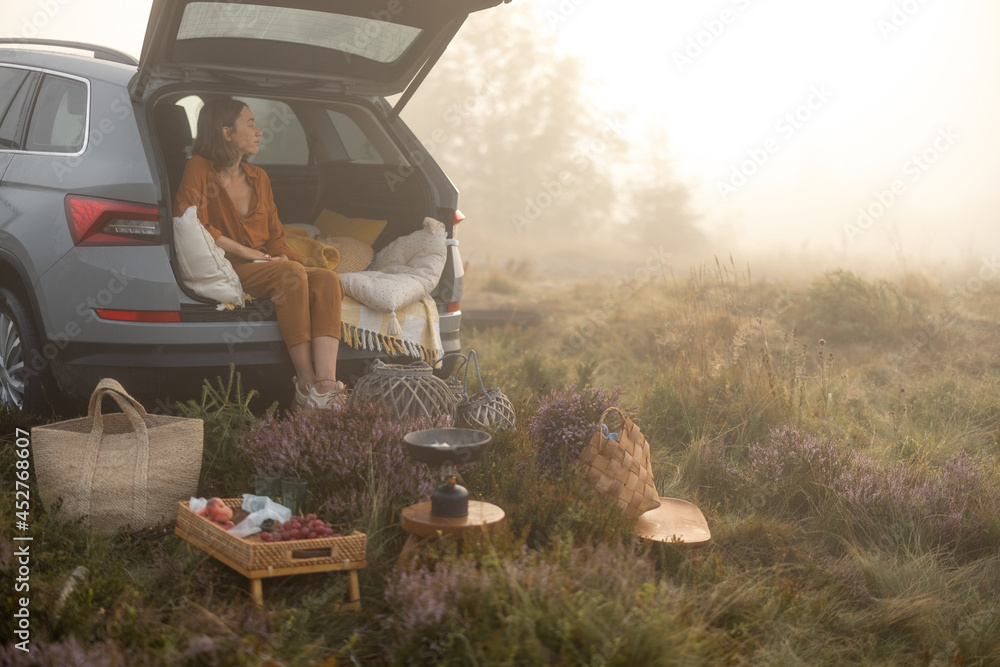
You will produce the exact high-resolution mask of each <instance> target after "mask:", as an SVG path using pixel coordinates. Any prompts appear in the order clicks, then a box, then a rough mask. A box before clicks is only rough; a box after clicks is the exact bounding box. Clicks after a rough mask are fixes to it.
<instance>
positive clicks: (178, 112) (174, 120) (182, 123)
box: [154, 104, 194, 148]
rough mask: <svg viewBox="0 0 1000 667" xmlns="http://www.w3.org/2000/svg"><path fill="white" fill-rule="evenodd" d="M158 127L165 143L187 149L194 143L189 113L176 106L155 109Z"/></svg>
mask: <svg viewBox="0 0 1000 667" xmlns="http://www.w3.org/2000/svg"><path fill="white" fill-rule="evenodd" d="M154 113H155V115H156V125H157V126H158V127H159V130H160V138H161V140H162V141H163V142H169V143H175V144H177V145H179V146H180V147H181V148H185V147H187V146H189V145H190V144H191V142H193V141H194V137H193V136H191V124H190V123H189V122H188V117H187V111H185V110H184V107H180V106H177V105H176V104H161V105H158V106H157V107H156V109H155V112H154Z"/></svg>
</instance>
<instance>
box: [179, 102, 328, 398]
mask: <svg viewBox="0 0 1000 667" xmlns="http://www.w3.org/2000/svg"><path fill="white" fill-rule="evenodd" d="M260 135H261V131H260V130H259V129H258V128H257V125H256V123H255V122H254V117H253V113H252V112H251V111H250V107H248V106H247V105H246V104H244V103H243V102H240V101H238V100H234V99H232V98H220V99H213V100H211V101H209V102H207V103H206V104H205V106H204V107H203V108H202V110H201V113H200V115H199V116H198V136H197V138H196V139H195V142H194V153H195V155H194V156H193V157H192V158H191V159H190V160H188V162H187V166H186V167H185V169H184V176H183V178H182V179H181V183H180V187H179V188H178V190H177V197H176V199H175V201H174V210H175V211H184V210H185V209H187V208H188V207H189V206H196V207H197V208H198V219H199V220H200V221H201V223H202V224H203V225H205V228H206V229H208V231H209V233H210V234H211V235H212V238H214V239H215V242H216V244H217V245H218V246H219V247H220V248H222V249H223V250H224V251H225V252H226V257H227V258H228V259H229V261H230V262H231V263H232V265H233V268H234V269H235V270H236V274H237V275H238V276H239V277H240V282H241V283H242V284H243V289H244V291H246V292H247V294H249V295H250V296H253V297H261V298H269V299H271V301H273V302H274V307H275V311H276V314H277V317H278V328H279V329H280V330H281V336H282V338H284V340H285V345H287V346H288V353H289V355H290V356H291V358H292V364H293V365H294V366H295V372H296V376H295V377H294V378H293V381H294V382H295V401H296V403H298V404H299V405H302V406H305V407H313V408H323V409H329V408H340V407H343V405H344V403H345V399H346V396H347V389H346V387H345V386H344V384H343V383H342V382H338V381H337V351H338V349H339V347H340V302H341V300H342V299H343V298H344V290H343V287H342V286H341V284H340V277H339V276H338V275H337V274H336V273H334V272H333V271H330V270H329V269H319V268H307V267H304V266H302V265H301V264H299V263H298V262H295V261H289V260H295V259H299V256H298V254H297V253H296V252H295V251H294V250H292V249H291V248H290V247H288V244H287V243H286V242H285V232H284V229H283V228H282V226H281V222H280V221H279V220H278V212H277V210H276V209H275V206H274V198H273V196H272V194H271V182H270V180H269V179H268V177H267V174H266V173H265V172H264V170H263V169H261V168H260V167H256V166H254V165H252V164H248V163H246V162H244V158H246V157H247V156H249V155H256V154H257V151H258V150H259V149H260Z"/></svg>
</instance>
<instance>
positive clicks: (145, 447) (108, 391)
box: [77, 378, 149, 524]
mask: <svg viewBox="0 0 1000 667" xmlns="http://www.w3.org/2000/svg"><path fill="white" fill-rule="evenodd" d="M105 396H110V397H111V398H113V399H114V401H115V403H117V404H118V407H119V408H121V411H122V412H123V413H124V414H125V416H126V417H127V418H128V421H129V423H130V424H131V425H132V430H133V432H134V433H135V436H136V445H137V452H136V458H135V470H134V471H133V475H132V521H133V522H134V523H136V524H138V523H139V520H140V519H141V518H142V517H143V516H144V515H145V512H146V507H145V505H146V477H147V476H148V474H149V428H148V427H147V426H146V422H145V420H144V419H143V417H144V416H146V415H147V412H146V409H145V408H144V407H142V404H141V403H139V401H137V400H135V399H134V398H132V396H130V395H129V393H128V392H127V391H125V388H124V387H122V385H121V384H120V383H119V382H118V381H117V380H114V379H112V378H104V379H103V380H101V381H100V382H99V383H98V384H97V387H96V388H95V389H94V393H93V394H91V395H90V405H89V406H88V408H87V415H88V416H89V417H90V418H91V420H92V421H91V427H90V435H89V437H88V438H87V451H86V452H84V459H83V474H82V475H81V476H80V484H79V486H78V490H77V493H78V497H80V498H86V501H85V502H86V505H85V507H84V512H83V514H90V495H91V493H92V491H93V486H94V475H95V474H96V473H97V457H98V455H99V454H100V450H101V442H102V441H103V439H104V415H103V414H102V412H101V403H102V401H103V399H104V397H105ZM140 504H141V506H140Z"/></svg>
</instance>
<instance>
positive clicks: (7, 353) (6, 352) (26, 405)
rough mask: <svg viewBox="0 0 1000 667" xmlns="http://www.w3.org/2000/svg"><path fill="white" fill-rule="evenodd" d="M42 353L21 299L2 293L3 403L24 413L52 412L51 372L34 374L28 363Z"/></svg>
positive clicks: (0, 366)
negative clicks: (47, 394) (48, 393)
mask: <svg viewBox="0 0 1000 667" xmlns="http://www.w3.org/2000/svg"><path fill="white" fill-rule="evenodd" d="M40 351H41V339H40V338H39V336H38V332H37V330H36V328H35V321H34V319H33V318H32V317H31V315H30V313H29V312H28V310H27V308H25V307H24V304H23V303H22V302H21V300H20V298H18V296H17V295H16V294H14V293H13V292H11V291H10V290H7V289H0V403H6V404H7V405H9V406H12V407H14V408H16V409H17V410H19V411H20V412H22V413H37V414H44V413H46V412H52V405H51V404H50V402H49V401H48V400H46V393H47V391H49V390H52V389H53V387H52V383H51V381H50V380H49V378H50V377H51V376H50V374H49V372H48V369H47V368H45V369H42V370H41V371H33V370H31V367H30V366H29V363H28V360H29V359H34V358H36V357H37V356H38V355H39V354H40Z"/></svg>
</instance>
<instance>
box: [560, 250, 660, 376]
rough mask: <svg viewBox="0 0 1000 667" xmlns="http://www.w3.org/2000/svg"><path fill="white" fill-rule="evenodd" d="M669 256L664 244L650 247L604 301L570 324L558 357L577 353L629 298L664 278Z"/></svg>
mask: <svg viewBox="0 0 1000 667" xmlns="http://www.w3.org/2000/svg"><path fill="white" fill-rule="evenodd" d="M671 256H672V255H671V254H670V253H669V252H666V251H665V250H664V249H663V246H660V247H659V248H650V249H649V257H647V258H646V261H645V263H644V264H642V265H641V266H639V267H638V268H637V269H636V270H635V271H633V272H632V275H630V276H626V277H624V278H621V279H619V280H618V281H617V282H616V283H615V285H614V287H612V288H611V293H610V294H608V296H607V298H606V299H604V301H603V302H600V303H596V304H594V306H593V307H592V308H591V309H590V311H589V312H588V313H587V319H586V320H585V321H584V322H583V323H582V324H578V325H577V326H575V327H573V330H572V331H571V333H570V335H569V339H568V340H566V342H564V343H563V344H562V345H561V346H560V347H559V356H560V357H563V358H565V357H568V356H570V355H573V354H575V353H577V352H579V351H580V349H582V348H583V346H584V345H586V343H587V341H588V340H589V339H590V338H591V337H592V336H593V335H595V334H597V333H600V332H601V331H602V330H603V329H604V328H605V327H606V326H607V325H608V322H609V321H610V320H611V318H612V317H613V316H614V315H615V313H617V312H618V311H619V310H621V309H622V308H623V307H624V305H625V304H626V303H628V302H629V301H630V300H631V299H632V297H634V296H635V295H636V294H637V293H638V292H640V291H641V290H643V289H644V288H646V287H647V286H648V285H649V284H650V283H652V282H653V281H654V280H655V279H656V278H657V277H659V278H666V276H667V271H668V270H669V269H670V265H669V264H668V262H669V260H670V258H671Z"/></svg>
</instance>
